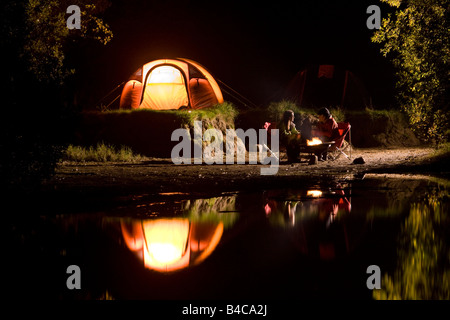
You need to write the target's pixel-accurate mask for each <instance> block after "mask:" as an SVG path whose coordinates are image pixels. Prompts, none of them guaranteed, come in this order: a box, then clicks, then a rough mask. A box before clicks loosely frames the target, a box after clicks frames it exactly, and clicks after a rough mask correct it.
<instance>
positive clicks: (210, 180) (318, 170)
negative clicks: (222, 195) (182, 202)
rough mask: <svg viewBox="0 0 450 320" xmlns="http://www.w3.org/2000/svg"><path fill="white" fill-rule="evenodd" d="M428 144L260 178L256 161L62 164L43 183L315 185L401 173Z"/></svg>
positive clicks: (74, 186)
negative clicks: (359, 160)
mask: <svg viewBox="0 0 450 320" xmlns="http://www.w3.org/2000/svg"><path fill="white" fill-rule="evenodd" d="M432 151H433V149H431V148H396V149H354V150H353V151H352V159H355V158H357V157H362V158H363V159H364V160H365V163H364V164H352V161H350V160H348V159H346V158H345V157H340V158H339V159H337V160H335V161H326V162H319V163H318V164H315V165H309V164H308V163H307V162H302V163H294V164H288V163H287V162H286V161H281V162H280V165H279V168H278V173H277V174H276V175H270V176H262V175H261V168H263V167H268V166H263V165H261V164H244V165H238V164H233V165H225V164H224V165H217V164H214V165H206V164H203V165H194V164H191V165H188V164H185V165H175V164H173V163H172V161H171V159H155V158H151V159H148V161H144V162H141V163H137V164H128V163H86V164H80V163H63V164H61V165H60V166H59V167H58V169H57V173H56V175H55V176H54V177H53V178H52V179H51V180H50V181H48V182H47V183H46V185H45V186H46V187H47V188H50V189H51V190H59V191H71V192H77V193H83V192H84V193H92V192H93V193H100V194H108V195H111V194H133V193H134V194H136V193H164V192H184V193H186V192H188V193H193V192H194V193H195V192H221V191H236V190H254V189H255V188H271V187H274V188H275V187H282V186H286V187H287V186H291V185H292V184H295V185H298V184H299V183H317V181H319V180H323V181H327V180H330V179H331V178H336V179H354V178H355V177H358V176H361V175H363V174H364V173H368V172H398V171H403V172H405V171H406V172H407V171H408V170H410V169H411V168H414V166H417V165H420V164H422V163H423V159H424V157H426V156H427V155H429V154H430V153H431V152H432Z"/></svg>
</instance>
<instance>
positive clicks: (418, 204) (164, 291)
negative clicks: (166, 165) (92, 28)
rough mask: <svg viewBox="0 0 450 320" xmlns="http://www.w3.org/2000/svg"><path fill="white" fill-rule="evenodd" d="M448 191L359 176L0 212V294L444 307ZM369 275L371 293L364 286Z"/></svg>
mask: <svg viewBox="0 0 450 320" xmlns="http://www.w3.org/2000/svg"><path fill="white" fill-rule="evenodd" d="M449 188H450V182H449V181H447V180H443V179H436V178H429V177H421V176H407V175H398V176H392V175H391V176H386V175H366V176H365V177H364V179H358V180H352V181H346V180H343V181H335V182H333V181H332V182H330V183H327V184H326V185H319V184H317V185H308V186H306V185H299V186H298V189H286V190H279V189H277V190H265V191H263V192H254V193H249V192H245V193H244V192H236V193H226V194H220V195H214V196H211V195H209V196H201V195H196V196H193V195H188V194H179V193H174V194H156V195H152V194H146V195H134V196H132V197H131V198H130V199H131V200H130V201H128V202H126V204H123V205H119V206H116V207H112V208H111V207H108V208H107V209H104V210H102V209H99V210H97V209H96V210H94V212H92V210H86V212H78V213H66V212H65V210H64V209H63V208H61V210H60V212H59V213H58V214H56V215H54V214H53V215H46V214H45V212H40V213H39V214H37V215H32V214H31V215H26V218H25V217H22V216H21V215H20V214H19V215H14V212H13V211H11V212H10V213H11V216H14V217H16V216H17V218H11V219H10V220H8V225H9V234H8V235H9V239H8V245H7V250H6V251H7V254H8V255H9V257H8V259H7V263H6V264H7V266H9V268H7V269H8V271H7V272H8V273H7V274H8V277H7V278H8V279H6V280H7V282H8V283H9V286H8V287H7V288H8V289H7V290H8V291H9V293H10V297H13V298H20V299H28V298H37V299H139V300H146V299H151V300H166V299H167V300H175V299H187V300H192V299H213V300H214V299H221V300H227V299H252V300H258V299H262V300H267V299H270V300H289V301H291V300H297V299H311V298H312V299H323V298H326V299H328V298H329V299H334V298H338V299H367V300H371V299H386V298H406V299H449V281H450V280H449V278H450V251H449V243H450V241H449V240H450V235H449V233H450V232H449V226H450V217H449V214H448V213H449V210H448V209H449V201H448V195H449V192H448V191H449ZM70 265H76V266H78V267H79V268H80V274H81V277H80V279H79V280H80V282H79V283H80V285H81V289H79V290H69V289H68V288H67V280H68V278H69V277H70V276H71V274H68V273H67V268H68V266H70ZM371 265H376V266H378V267H379V268H380V271H381V274H380V278H381V289H380V290H370V289H368V287H367V280H368V278H369V277H370V276H371V274H369V273H368V272H367V268H368V267H369V266H371ZM72 280H73V279H72ZM372 282H373V281H372ZM72 283H74V282H73V281H72Z"/></svg>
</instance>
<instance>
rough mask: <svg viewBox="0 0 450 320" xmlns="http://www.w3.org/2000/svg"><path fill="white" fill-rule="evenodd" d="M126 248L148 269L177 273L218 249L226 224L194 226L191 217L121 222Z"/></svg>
mask: <svg viewBox="0 0 450 320" xmlns="http://www.w3.org/2000/svg"><path fill="white" fill-rule="evenodd" d="M121 228H122V235H123V238H124V240H125V243H126V245H127V246H128V248H129V249H130V250H132V251H134V252H135V253H136V254H137V255H138V256H139V257H140V258H141V259H143V261H144V265H145V267H146V268H149V269H154V270H157V271H175V270H179V269H182V268H185V267H188V266H190V265H196V264H198V263H200V262H202V261H203V260H204V259H206V258H207V257H208V256H209V255H210V254H211V252H212V251H213V250H214V249H215V248H216V246H217V244H218V243H219V241H220V239H221V237H222V233H223V223H221V222H219V223H216V224H214V223H190V222H189V219H187V218H184V219H183V218H161V219H146V220H133V221H132V222H126V221H125V220H121Z"/></svg>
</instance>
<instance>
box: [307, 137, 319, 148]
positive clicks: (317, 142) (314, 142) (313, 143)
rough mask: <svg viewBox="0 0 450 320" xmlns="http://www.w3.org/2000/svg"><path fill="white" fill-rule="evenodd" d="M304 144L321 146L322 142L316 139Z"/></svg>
mask: <svg viewBox="0 0 450 320" xmlns="http://www.w3.org/2000/svg"><path fill="white" fill-rule="evenodd" d="M306 144H307V145H308V146H317V145H319V144H322V140H320V139H319V138H317V137H314V138H312V140H306Z"/></svg>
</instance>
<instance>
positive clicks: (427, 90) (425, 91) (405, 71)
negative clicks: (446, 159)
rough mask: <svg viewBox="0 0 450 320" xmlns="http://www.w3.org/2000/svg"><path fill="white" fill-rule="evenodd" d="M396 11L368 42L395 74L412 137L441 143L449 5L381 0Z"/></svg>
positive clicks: (443, 0) (449, 52) (432, 0)
mask: <svg viewBox="0 0 450 320" xmlns="http://www.w3.org/2000/svg"><path fill="white" fill-rule="evenodd" d="M380 1H382V2H385V3H387V4H389V5H390V6H391V7H393V8H395V9H394V14H392V13H390V14H388V16H387V18H384V19H383V21H382V25H381V28H380V29H379V30H378V31H376V32H375V34H374V36H373V37H372V41H373V42H375V43H380V44H382V45H383V47H382V48H381V53H382V54H383V55H384V56H386V57H387V56H389V57H390V58H391V59H392V62H393V64H394V66H395V67H396V69H397V72H396V76H397V89H398V97H397V98H398V101H399V103H400V105H401V108H402V109H403V110H404V111H405V112H406V114H407V115H408V117H409V122H410V124H411V125H412V128H413V130H414V131H415V132H416V134H417V135H418V136H419V137H420V138H421V139H422V140H424V141H429V142H434V143H437V144H439V143H442V142H444V141H445V140H446V135H448V133H449V123H448V119H449V116H450V115H449V109H448V105H449V99H448V92H447V91H448V87H449V83H450V81H449V80H450V72H449V70H450V69H449V62H450V47H449V38H450V33H449V16H450V15H449V13H448V11H449V10H448V9H449V5H450V3H449V2H448V1H447V0H404V1H402V0H380Z"/></svg>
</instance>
